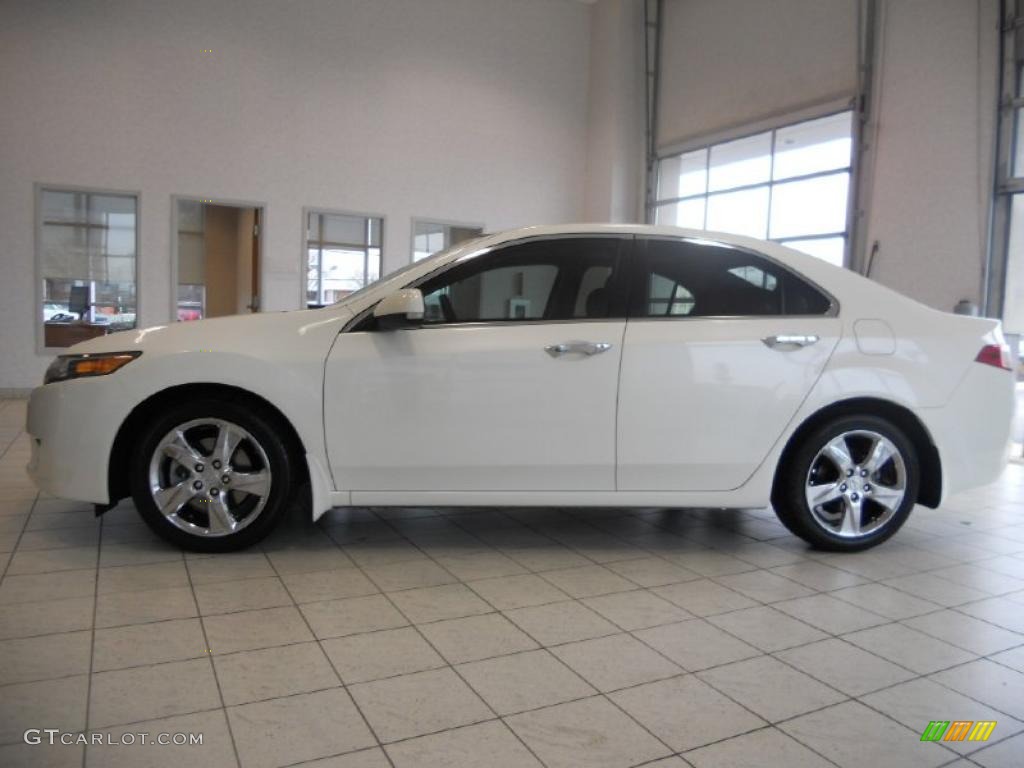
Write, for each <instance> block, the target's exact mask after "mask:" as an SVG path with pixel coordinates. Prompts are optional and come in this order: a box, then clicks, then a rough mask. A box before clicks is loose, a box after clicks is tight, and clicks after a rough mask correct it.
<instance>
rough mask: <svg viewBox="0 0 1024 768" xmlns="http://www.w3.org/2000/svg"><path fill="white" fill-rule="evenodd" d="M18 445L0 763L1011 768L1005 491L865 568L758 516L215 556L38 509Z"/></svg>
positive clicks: (13, 447) (885, 550) (1, 434)
mask: <svg viewBox="0 0 1024 768" xmlns="http://www.w3.org/2000/svg"><path fill="white" fill-rule="evenodd" d="M23 422H24V403H23V401H7V402H0V568H2V573H3V579H2V581H0V765H4V766H16V765H42V764H53V765H64V764H67V765H75V766H80V765H82V764H83V751H84V752H85V755H84V760H85V765H87V766H111V765H125V766H135V765H141V764H143V763H145V764H147V765H167V766H180V765H210V766H219V765H229V766H233V765H242V766H284V765H292V764H297V763H303V762H305V761H312V760H316V759H318V758H327V757H332V759H331V760H330V761H325V762H322V763H317V766H319V767H320V768H326V767H327V766H332V767H333V768H339V767H342V766H344V767H345V768H356V766H359V767H361V768H370V767H371V766H381V767H382V768H383V767H384V766H388V765H392V764H393V765H395V766H400V767H404V766H415V767H416V768H422V767H423V766H434V765H453V764H458V765H466V766H483V765H486V766H537V765H547V766H570V765H573V766H632V765H640V764H644V765H650V766H658V768H666V767H668V766H676V767H677V768H681V767H682V766H686V765H688V764H689V765H694V766H698V768H708V767H711V766H722V765H729V766H774V765H778V766H787V767H788V766H797V765H799V766H818V765H822V766H825V765H839V766H882V765H891V766H940V765H945V764H952V763H953V762H954V761H956V760H957V759H958V758H959V756H961V755H969V757H970V760H971V761H973V762H972V763H966V762H964V763H958V765H969V764H978V765H982V766H988V767H989V768H995V767H996V766H1010V765H1020V764H1022V763H1024V504H1022V502H1024V467H1022V466H1020V465H1011V466H1010V467H1009V469H1008V470H1007V472H1006V474H1005V475H1004V476H1003V478H1002V479H1001V480H1000V482H998V483H997V484H995V485H993V486H991V487H989V488H985V489H983V490H980V491H977V492H973V493H971V494H969V495H963V496H960V497H958V498H954V499H952V500H951V501H950V502H949V503H948V504H947V505H946V506H945V507H944V508H943V509H941V510H938V511H932V510H927V509H924V508H919V509H918V510H917V511H916V512H915V514H914V515H913V516H912V517H911V519H910V522H909V523H908V524H907V526H906V527H905V528H904V530H903V531H902V532H901V533H900V534H899V535H897V536H896V538H895V539H893V540H892V541H891V542H889V543H888V544H886V545H884V546H882V547H881V548H879V549H876V550H874V551H871V552H867V553H862V554H857V555H845V556H844V555H833V554H823V553H819V552H814V551H810V550H808V549H807V547H806V546H805V545H804V544H803V543H802V542H800V541H799V540H796V539H794V538H793V537H792V536H789V535H788V534H787V533H786V531H785V530H784V529H783V528H782V527H781V526H779V525H778V524H777V523H776V521H775V519H774V517H773V516H772V514H771V513H770V512H769V511H765V510H753V511H731V512H723V511H707V510H694V511H678V510H663V509H648V510H586V509H508V510H499V509H477V510H464V509H355V510H340V509H339V510H334V511H333V512H332V513H330V514H329V515H327V516H326V518H325V519H323V520H322V521H320V523H318V524H317V525H312V524H310V523H308V522H304V521H302V520H294V521H292V522H291V524H290V525H288V526H287V527H285V528H284V529H282V530H280V531H279V532H277V533H276V534H275V535H273V536H272V538H271V539H270V540H268V541H267V542H266V543H265V545H264V546H262V547H261V548H259V549H254V550H252V551H249V552H246V553H242V554H236V555H230V556H212V557H209V556H195V555H192V554H182V553H181V552H180V551H178V550H176V549H173V548H171V547H169V546H167V545H165V544H163V543H162V542H160V541H159V540H157V539H155V538H154V537H153V536H152V535H151V534H150V533H149V532H148V530H147V529H146V528H144V527H143V526H142V525H141V524H140V522H139V521H138V520H137V518H136V515H135V513H134V510H133V509H132V508H131V506H130V504H127V503H123V504H122V505H121V506H119V507H118V508H117V509H115V510H113V511H111V512H110V513H109V514H107V515H106V516H104V517H103V518H101V519H99V520H97V519H96V518H94V517H93V515H92V511H91V509H90V508H89V507H88V506H87V505H82V504H74V503H69V502H64V501H58V500H55V499H48V498H37V494H36V492H35V490H34V489H33V488H32V486H31V484H30V483H29V482H28V480H27V478H26V477H25V474H24V471H23V467H24V465H25V462H26V460H27V458H28V450H29V448H28V441H27V438H26V437H25V435H24V433H23V432H22V430H21V428H22V424H23ZM932 720H943V721H945V720H949V721H954V720H972V721H979V720H993V721H996V722H997V725H996V726H995V729H994V731H993V732H992V736H991V738H990V739H989V741H988V742H970V741H964V742H955V741H950V742H941V743H938V742H937V743H927V742H922V741H921V740H920V736H921V733H922V731H923V730H924V729H925V727H926V726H927V725H928V723H929V721H932ZM30 728H38V729H43V728H57V729H61V730H62V731H67V732H68V733H70V734H76V733H78V732H81V731H83V730H86V731H87V732H89V733H93V734H100V735H101V738H102V740H103V743H101V744H96V745H91V746H88V747H86V746H83V745H81V744H71V745H69V746H61V745H59V744H58V745H54V746H48V745H46V744H45V743H44V744H42V745H30V744H25V743H24V732H25V731H26V729H30ZM142 732H145V733H148V734H150V738H153V739H155V738H157V735H158V734H161V733H167V734H176V733H186V734H196V733H201V734H202V737H203V743H202V745H201V746H199V745H192V746H173V745H168V746H149V745H147V746H140V745H139V743H138V741H139V737H138V736H135V737H132V738H134V739H135V742H136V743H135V744H134V745H124V744H122V743H120V741H121V739H122V736H123V735H124V734H129V735H130V734H139V733H142ZM44 738H45V735H44ZM67 739H68V740H72V741H73V740H74V737H73V736H69V737H67ZM126 740H127V739H126ZM108 742H112V743H108ZM389 761H390V762H389Z"/></svg>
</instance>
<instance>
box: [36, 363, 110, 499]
mask: <svg viewBox="0 0 1024 768" xmlns="http://www.w3.org/2000/svg"><path fill="white" fill-rule="evenodd" d="M120 394H122V393H121V387H120V386H119V385H118V384H117V382H116V380H114V379H111V378H108V377H105V376H104V377H96V378H91V379H89V378H86V379H76V380H72V381H64V382H59V383H55V384H47V385H46V386H43V387H37V388H36V389H34V390H33V391H32V396H31V397H30V398H29V402H28V419H27V424H26V430H27V431H28V434H29V438H30V440H31V444H32V455H31V458H30V459H29V464H28V468H27V469H28V474H29V476H30V477H31V478H32V481H33V482H34V483H35V484H36V486H37V487H38V488H39V490H41V491H43V492H45V493H48V494H50V495H51V496H56V497H58V498H62V499H73V500H76V501H87V502H92V503H94V504H106V503H108V502H109V500H110V499H109V490H108V483H107V471H108V465H109V461H110V451H111V448H112V446H113V444H114V438H115V437H116V435H117V430H118V429H119V427H120V426H121V423H122V421H123V420H124V413H123V407H122V406H120V405H118V403H119V401H120V402H123V398H121V397H119V395H120Z"/></svg>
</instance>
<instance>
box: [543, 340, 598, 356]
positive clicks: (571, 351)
mask: <svg viewBox="0 0 1024 768" xmlns="http://www.w3.org/2000/svg"><path fill="white" fill-rule="evenodd" d="M611 348H612V345H611V344H609V343H608V342H607V341H563V342H562V343H561V344H548V345H547V346H546V347H544V351H545V352H547V353H548V354H549V355H551V356H552V357H561V356H562V355H586V356H587V357H592V356H593V355H599V354H601V353H602V352H607V351H608V350H609V349H611Z"/></svg>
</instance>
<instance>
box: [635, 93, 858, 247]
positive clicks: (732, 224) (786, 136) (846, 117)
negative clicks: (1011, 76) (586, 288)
mask: <svg viewBox="0 0 1024 768" xmlns="http://www.w3.org/2000/svg"><path fill="white" fill-rule="evenodd" d="M852 119H853V113H852V112H841V113H838V114H835V115H829V116H828V117H822V118H819V119H816V120H808V121H804V122H800V123H796V124H794V125H788V126H785V127H782V128H777V129H775V130H771V131H766V132H764V133H758V134H756V135H753V136H747V137H745V138H742V139H736V140H735V141H728V142H724V143H721V144H714V145H711V146H707V147H702V148H700V149H696V150H693V151H691V152H685V153H683V154H680V155H675V156H672V157H666V158H664V159H663V160H661V161H660V162H659V164H658V195H657V197H658V199H657V201H656V202H655V207H654V221H655V223H657V224H668V225H672V226H678V227H687V228H691V229H711V230H716V231H719V232H730V233H734V234H740V235H749V236H751V237H757V238H761V239H769V240H775V241H776V242H779V243H782V244H783V245H788V246H790V247H792V248H796V249H798V250H801V251H805V252H806V253H809V254H811V255H813V256H818V257H819V258H822V259H825V260H826V261H829V262H831V263H833V264H837V265H839V266H842V265H843V263H844V258H845V253H846V243H847V239H848V234H849V233H848V232H847V200H848V197H849V190H850V176H851V147H852V144H853V142H852Z"/></svg>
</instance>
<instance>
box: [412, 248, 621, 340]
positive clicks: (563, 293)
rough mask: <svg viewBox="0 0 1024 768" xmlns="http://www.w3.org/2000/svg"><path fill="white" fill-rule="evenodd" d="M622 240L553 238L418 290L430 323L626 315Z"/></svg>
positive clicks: (464, 267) (474, 263)
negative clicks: (620, 292) (618, 281)
mask: <svg viewBox="0 0 1024 768" xmlns="http://www.w3.org/2000/svg"><path fill="white" fill-rule="evenodd" d="M619 250H620V241H619V240H618V239H617V238H610V237H600V238H556V239H552V240H533V241H530V242H527V243H519V244H516V245H510V246H507V247H505V248H501V249H499V250H497V251H495V252H493V253H489V254H486V255H484V256H479V257H477V258H475V259H472V260H470V261H468V262H466V263H465V264H459V265H456V266H454V267H452V268H451V269H449V270H447V271H445V272H443V273H442V274H440V275H437V276H435V277H432V278H430V279H429V280H427V281H426V282H424V283H423V284H422V285H420V286H419V288H420V290H421V291H423V301H424V304H425V313H424V321H425V322H426V323H466V322H499V321H516V320H570V319H574V318H580V319H587V318H606V317H621V316H623V315H624V312H623V307H622V304H623V303H624V302H621V301H617V300H616V297H617V292H616V290H615V281H614V277H615V275H616V269H617V267H618V260H619Z"/></svg>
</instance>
